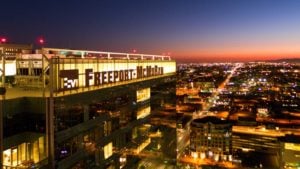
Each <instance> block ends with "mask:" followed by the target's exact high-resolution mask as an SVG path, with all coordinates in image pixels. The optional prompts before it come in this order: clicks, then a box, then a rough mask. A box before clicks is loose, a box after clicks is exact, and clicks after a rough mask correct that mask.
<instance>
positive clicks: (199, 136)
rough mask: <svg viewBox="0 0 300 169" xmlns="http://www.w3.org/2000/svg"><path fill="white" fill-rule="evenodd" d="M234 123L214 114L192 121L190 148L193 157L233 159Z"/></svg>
mask: <svg viewBox="0 0 300 169" xmlns="http://www.w3.org/2000/svg"><path fill="white" fill-rule="evenodd" d="M231 137H232V125H231V124H230V123H229V122H228V121H226V120H221V119H219V118H217V117H214V116H206V117H204V118H200V119H195V120H193V121H192V122H191V134H190V149H191V153H192V156H193V157H197V158H198V157H200V158H211V159H214V160H215V161H231V160H232V139H231Z"/></svg>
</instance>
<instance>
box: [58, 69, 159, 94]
mask: <svg viewBox="0 0 300 169" xmlns="http://www.w3.org/2000/svg"><path fill="white" fill-rule="evenodd" d="M163 74H164V68H163V67H158V66H154V67H151V66H146V67H145V68H143V67H142V66H137V67H136V69H127V70H114V71H97V72H95V71H94V70H93V69H91V68H89V69H85V71H84V77H85V78H84V83H85V84H82V85H80V84H79V75H80V74H79V70H78V69H71V70H60V74H59V77H60V80H61V84H62V87H61V90H71V89H77V88H78V87H79V86H83V87H89V86H100V85H104V84H112V83H116V82H123V81H129V80H133V79H141V78H147V77H152V76H159V75H163Z"/></svg>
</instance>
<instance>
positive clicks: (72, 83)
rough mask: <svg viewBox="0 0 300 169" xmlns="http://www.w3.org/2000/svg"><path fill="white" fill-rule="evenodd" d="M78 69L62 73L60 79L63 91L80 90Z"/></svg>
mask: <svg viewBox="0 0 300 169" xmlns="http://www.w3.org/2000/svg"><path fill="white" fill-rule="evenodd" d="M78 76H79V73H78V69H72V70H61V71H60V76H59V77H60V78H61V82H62V85H63V86H62V89H63V90H70V89H76V88H78V86H79V84H78Z"/></svg>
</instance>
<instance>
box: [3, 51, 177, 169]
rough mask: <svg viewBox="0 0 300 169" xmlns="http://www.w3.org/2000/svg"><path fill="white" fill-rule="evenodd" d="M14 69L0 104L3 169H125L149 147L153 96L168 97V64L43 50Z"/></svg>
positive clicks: (152, 58) (171, 81)
mask: <svg viewBox="0 0 300 169" xmlns="http://www.w3.org/2000/svg"><path fill="white" fill-rule="evenodd" d="M15 64H16V65H15V67H16V72H15V75H14V79H13V80H14V81H13V82H12V83H11V84H12V85H10V87H8V85H7V84H5V85H4V87H5V88H6V93H5V94H4V95H3V96H2V103H3V109H2V110H3V111H2V113H3V120H4V123H3V131H4V133H3V135H4V140H3V145H2V146H3V153H2V157H3V165H4V167H6V168H10V167H19V168H21V167H25V168H26V167H27V168H29V167H39V168H43V167H44V168H54V167H55V168H72V167H81V168H93V167H95V168H122V167H124V168H126V166H130V165H131V164H134V163H135V161H134V160H135V159H134V157H133V155H136V154H138V153H140V152H141V151H142V150H143V149H144V148H145V147H147V146H148V145H149V144H150V142H151V138H150V137H149V131H150V130H151V127H152V126H151V125H150V124H149V123H148V121H149V117H150V116H151V112H152V111H154V110H155V109H158V108H159V106H164V105H163V103H164V102H163V101H159V100H160V99H162V98H160V97H159V94H157V93H159V91H162V90H163V91H164V92H166V91H168V90H170V91H168V92H169V93H170V94H175V83H176V80H175V73H176V63H175V61H174V60H171V59H170V57H167V56H156V55H145V54H128V53H111V52H99V51H82V50H68V49H53V48H43V49H41V50H40V52H39V53H37V54H20V55H18V56H17V57H16V61H15ZM3 78H4V79H5V78H6V77H5V76H3ZM170 86H173V88H172V87H170ZM173 89H174V90H173ZM152 91H156V92H155V95H156V97H154V98H152V95H153V92H152ZM162 100H163V99H162ZM157 102H159V103H162V104H160V105H156V104H155V106H153V104H154V103H157Z"/></svg>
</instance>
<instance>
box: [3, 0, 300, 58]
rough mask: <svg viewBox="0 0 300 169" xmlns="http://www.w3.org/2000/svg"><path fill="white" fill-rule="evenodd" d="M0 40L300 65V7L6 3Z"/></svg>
mask: <svg viewBox="0 0 300 169" xmlns="http://www.w3.org/2000/svg"><path fill="white" fill-rule="evenodd" d="M0 36H2V37H7V38H8V41H9V42H12V43H36V39H37V38H38V37H44V38H45V41H46V44H45V46H46V47H59V48H74V49H89V50H102V51H115V52H132V50H133V49H136V50H137V52H139V53H151V54H163V53H165V54H166V53H171V56H172V57H173V58H175V59H177V60H178V61H200V62H201V61H202V62H203V61H205V62H206V61H253V60H266V59H278V58H291V57H292V58H300V1H299V0H88V1H83V0H43V1H34V0H30V1H24V0H21V1H20V0H9V1H4V2H2V3H1V24H0Z"/></svg>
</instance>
